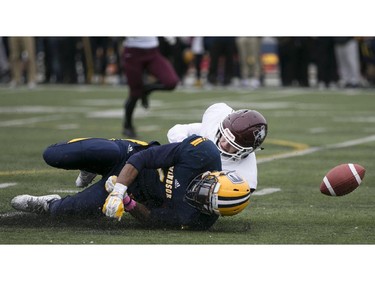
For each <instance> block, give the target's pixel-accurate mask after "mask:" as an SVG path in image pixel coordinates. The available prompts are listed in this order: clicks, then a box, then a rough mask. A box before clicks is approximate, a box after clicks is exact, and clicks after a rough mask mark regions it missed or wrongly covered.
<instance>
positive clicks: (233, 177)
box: [227, 172, 244, 183]
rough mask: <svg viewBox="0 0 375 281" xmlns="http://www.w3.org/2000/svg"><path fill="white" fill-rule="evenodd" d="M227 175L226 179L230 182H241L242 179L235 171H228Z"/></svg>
mask: <svg viewBox="0 0 375 281" xmlns="http://www.w3.org/2000/svg"><path fill="white" fill-rule="evenodd" d="M227 177H228V179H229V180H230V181H231V182H232V183H243V182H244V181H243V179H242V178H241V177H240V176H239V175H238V174H236V173H233V172H229V173H228V174H227Z"/></svg>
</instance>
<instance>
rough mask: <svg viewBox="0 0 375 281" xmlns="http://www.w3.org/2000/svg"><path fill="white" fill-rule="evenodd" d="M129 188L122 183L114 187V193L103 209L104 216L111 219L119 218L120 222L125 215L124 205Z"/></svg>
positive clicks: (110, 195)
mask: <svg viewBox="0 0 375 281" xmlns="http://www.w3.org/2000/svg"><path fill="white" fill-rule="evenodd" d="M127 189H128V187H127V186H126V185H123V184H121V183H116V184H115V185H114V188H113V191H112V192H111V193H110V194H109V195H108V197H107V199H106V200H105V203H104V205H103V208H102V212H103V214H105V215H106V216H107V217H110V218H117V219H118V220H119V221H120V220H121V218H122V215H123V214H124V203H123V199H124V197H125V196H127V194H126V190H127Z"/></svg>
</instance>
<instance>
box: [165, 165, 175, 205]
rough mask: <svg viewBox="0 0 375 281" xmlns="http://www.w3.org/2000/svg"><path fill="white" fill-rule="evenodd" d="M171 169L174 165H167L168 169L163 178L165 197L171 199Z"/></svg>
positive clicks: (172, 175) (172, 176)
mask: <svg viewBox="0 0 375 281" xmlns="http://www.w3.org/2000/svg"><path fill="white" fill-rule="evenodd" d="M173 169H174V167H173V166H172V167H169V169H168V173H167V178H166V180H165V197H166V198H167V199H172V195H173V194H172V193H173V192H172V188H173V178H174V174H173Z"/></svg>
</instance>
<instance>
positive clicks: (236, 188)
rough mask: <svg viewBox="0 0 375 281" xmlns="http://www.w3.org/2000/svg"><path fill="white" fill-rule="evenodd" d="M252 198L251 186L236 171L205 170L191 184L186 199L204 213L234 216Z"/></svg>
mask: <svg viewBox="0 0 375 281" xmlns="http://www.w3.org/2000/svg"><path fill="white" fill-rule="evenodd" d="M249 199H250V187H249V185H248V184H247V182H246V181H245V180H244V179H243V178H242V177H241V176H239V175H238V174H236V172H234V171H221V172H205V173H203V174H200V175H199V176H197V177H196V178H194V179H193V180H192V181H191V183H190V184H189V186H188V188H187V190H186V194H185V198H184V200H185V201H186V202H187V203H188V204H190V205H191V206H193V207H194V208H196V209H198V210H199V211H201V212H202V213H204V214H208V215H212V214H216V215H221V216H232V215H235V214H238V213H239V212H241V211H242V210H243V209H244V208H245V207H246V206H247V205H248V204H249V202H250V201H249Z"/></svg>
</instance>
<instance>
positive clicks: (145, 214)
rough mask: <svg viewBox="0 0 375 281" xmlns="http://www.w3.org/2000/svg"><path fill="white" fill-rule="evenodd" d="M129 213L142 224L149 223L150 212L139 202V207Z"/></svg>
mask: <svg viewBox="0 0 375 281" xmlns="http://www.w3.org/2000/svg"><path fill="white" fill-rule="evenodd" d="M129 213H130V214H131V215H132V216H133V217H134V218H136V219H138V220H140V221H142V222H147V221H148V219H149V217H150V210H149V209H147V208H146V207H145V206H144V205H142V204H140V203H138V202H137V205H136V206H135V207H134V208H133V209H132V210H131V211H129Z"/></svg>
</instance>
